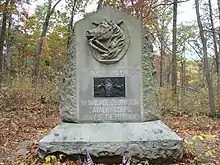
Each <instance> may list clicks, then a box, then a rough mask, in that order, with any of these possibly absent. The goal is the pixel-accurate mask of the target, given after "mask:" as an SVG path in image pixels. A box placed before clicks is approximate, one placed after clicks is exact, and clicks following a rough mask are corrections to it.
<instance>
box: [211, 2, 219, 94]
mask: <svg viewBox="0 0 220 165" xmlns="http://www.w3.org/2000/svg"><path fill="white" fill-rule="evenodd" d="M209 15H210V16H209V17H210V21H211V26H212V38H213V44H214V51H215V58H216V59H215V61H216V70H217V94H218V96H220V70H219V66H220V63H219V55H218V48H217V39H216V32H215V28H214V21H213V11H212V4H211V0H209Z"/></svg>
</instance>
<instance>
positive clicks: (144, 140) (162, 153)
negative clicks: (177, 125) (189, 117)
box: [39, 120, 183, 162]
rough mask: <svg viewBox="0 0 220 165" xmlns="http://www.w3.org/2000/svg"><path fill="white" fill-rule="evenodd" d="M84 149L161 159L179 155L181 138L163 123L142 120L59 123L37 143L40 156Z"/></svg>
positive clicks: (98, 155) (169, 158)
mask: <svg viewBox="0 0 220 165" xmlns="http://www.w3.org/2000/svg"><path fill="white" fill-rule="evenodd" d="M85 149H87V150H88V151H89V153H90V154H91V155H92V156H94V157H103V156H116V155H120V156H122V155H123V153H124V152H127V153H128V154H129V155H132V157H137V158H146V159H148V160H151V161H159V160H160V159H163V162H166V161H168V160H171V159H172V160H175V159H178V158H180V157H181V155H182V151H183V150H182V140H181V138H180V137H179V136H177V135H176V134H175V133H174V132H172V131H171V130H170V129H169V128H168V127H167V126H166V125H165V124H163V122H161V121H160V120H158V121H151V122H143V123H93V124H74V123H61V124H60V125H58V126H57V127H56V128H54V129H53V130H52V131H51V132H50V133H49V134H48V135H47V136H45V137H44V138H43V139H42V140H40V142H39V156H40V157H41V158H43V157H44V156H45V154H49V153H53V152H57V151H59V152H63V153H66V154H69V155H74V154H80V153H83V152H84V150H85Z"/></svg>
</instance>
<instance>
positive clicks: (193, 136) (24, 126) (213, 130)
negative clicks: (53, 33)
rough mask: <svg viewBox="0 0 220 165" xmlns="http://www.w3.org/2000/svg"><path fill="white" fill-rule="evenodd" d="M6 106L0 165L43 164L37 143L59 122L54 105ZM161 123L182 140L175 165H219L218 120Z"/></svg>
mask: <svg viewBox="0 0 220 165" xmlns="http://www.w3.org/2000/svg"><path fill="white" fill-rule="evenodd" d="M7 104H8V105H7V106H4V109H2V108H1V109H0V116H1V118H0V130H1V131H0V137H1V138H0V165H11V164H12V165H13V164H23V165H24V164H28V165H29V164H43V163H44V162H43V161H42V160H39V159H38V158H37V147H38V141H39V139H40V138H42V137H43V136H44V135H45V133H47V132H49V131H50V130H51V129H52V128H54V127H55V126H56V125H57V124H58V123H59V122H60V118H59V108H58V104H54V103H51V102H47V101H42V99H41V100H36V102H35V103H31V104H28V105H27V106H16V104H15V105H13V104H10V103H7ZM5 107H7V108H5ZM162 121H163V122H164V123H165V124H167V125H168V126H169V127H170V128H171V129H172V130H174V131H175V132H176V133H177V134H178V135H180V136H181V137H182V138H184V142H185V153H184V156H183V159H182V160H181V161H180V162H179V163H177V164H175V165H178V164H179V165H186V164H187V165H194V164H195V165H196V164H201V165H202V164H207V165H208V164H209V165H211V164H212V165H220V119H211V118H209V117H207V116H197V117H195V116H187V115H185V116H181V117H174V116H171V115H164V116H163V118H162ZM24 162H25V163H24ZM69 164H71V163H70V162H69ZM72 164H74V163H72Z"/></svg>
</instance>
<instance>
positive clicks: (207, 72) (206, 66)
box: [195, 0, 216, 116]
mask: <svg viewBox="0 0 220 165" xmlns="http://www.w3.org/2000/svg"><path fill="white" fill-rule="evenodd" d="M195 6H196V16H197V23H198V27H199V34H200V38H201V42H202V47H203V63H204V74H205V77H206V82H207V85H208V93H209V107H210V115H211V116H215V115H216V113H215V104H214V94H213V89H212V82H211V77H210V69H209V64H208V53H207V45H206V44H207V41H206V38H205V35H204V30H203V26H202V22H201V18H200V13H199V0H195Z"/></svg>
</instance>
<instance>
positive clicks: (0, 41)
mask: <svg viewBox="0 0 220 165" xmlns="http://www.w3.org/2000/svg"><path fill="white" fill-rule="evenodd" d="M8 4H9V0H6V1H5V3H4V4H3V6H4V7H3V15H2V27H1V33H0V88H1V83H2V79H3V73H2V72H3V69H4V68H3V67H4V53H3V51H4V41H5V34H6V26H7V10H6V9H7V7H8Z"/></svg>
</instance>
